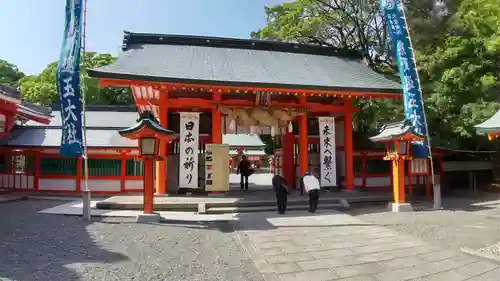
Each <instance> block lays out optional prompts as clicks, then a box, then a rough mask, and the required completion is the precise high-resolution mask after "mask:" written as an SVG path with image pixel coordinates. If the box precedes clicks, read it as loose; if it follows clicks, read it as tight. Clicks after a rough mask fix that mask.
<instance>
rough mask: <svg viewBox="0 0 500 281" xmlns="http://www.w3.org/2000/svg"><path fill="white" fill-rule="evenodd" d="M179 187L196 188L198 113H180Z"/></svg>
mask: <svg viewBox="0 0 500 281" xmlns="http://www.w3.org/2000/svg"><path fill="white" fill-rule="evenodd" d="M180 116H181V118H180V120H181V121H180V123H181V124H180V126H181V128H180V136H179V144H180V145H179V149H180V151H179V188H198V136H199V123H200V114H199V113H192V112H181V113H180Z"/></svg>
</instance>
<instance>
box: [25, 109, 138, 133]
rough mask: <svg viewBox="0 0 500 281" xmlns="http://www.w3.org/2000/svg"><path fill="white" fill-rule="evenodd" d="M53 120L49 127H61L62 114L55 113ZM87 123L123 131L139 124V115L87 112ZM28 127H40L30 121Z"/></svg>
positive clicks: (90, 125) (94, 126)
mask: <svg viewBox="0 0 500 281" xmlns="http://www.w3.org/2000/svg"><path fill="white" fill-rule="evenodd" d="M52 115H53V116H54V117H52V120H51V121H50V124H49V125H47V126H48V127H61V126H62V123H61V112H60V111H53V112H52ZM85 116H86V119H87V120H86V121H87V127H88V128H116V129H123V128H127V127H130V126H133V125H135V124H136V123H137V119H138V118H139V115H138V114H137V112H115V111H87V112H86V114H85ZM26 124H27V125H28V126H39V124H38V123H37V122H33V121H29V122H27V123H26Z"/></svg>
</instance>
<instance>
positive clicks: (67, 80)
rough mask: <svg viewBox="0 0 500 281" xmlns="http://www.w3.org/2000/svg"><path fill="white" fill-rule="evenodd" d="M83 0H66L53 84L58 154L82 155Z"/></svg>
mask: <svg viewBox="0 0 500 281" xmlns="http://www.w3.org/2000/svg"><path fill="white" fill-rule="evenodd" d="M82 12H83V10H82V2H81V0H66V20H65V28H64V35H63V42H62V46H61V54H60V57H59V63H58V64H57V68H56V84H57V92H58V94H59V101H60V104H61V118H62V134H61V147H60V149H59V153H60V154H61V155H63V156H81V155H82V103H81V101H80V48H81V33H82Z"/></svg>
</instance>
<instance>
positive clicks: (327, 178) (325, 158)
mask: <svg viewBox="0 0 500 281" xmlns="http://www.w3.org/2000/svg"><path fill="white" fill-rule="evenodd" d="M318 124H319V146H320V147H319V149H320V162H321V175H320V177H321V179H320V183H321V186H322V187H325V186H336V185H337V170H336V161H335V118H334V117H318Z"/></svg>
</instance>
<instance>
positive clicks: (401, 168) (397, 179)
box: [391, 159, 405, 204]
mask: <svg viewBox="0 0 500 281" xmlns="http://www.w3.org/2000/svg"><path fill="white" fill-rule="evenodd" d="M391 162H392V177H393V181H392V182H393V189H394V203H400V204H401V203H404V202H405V165H404V160H403V159H399V160H391Z"/></svg>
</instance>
